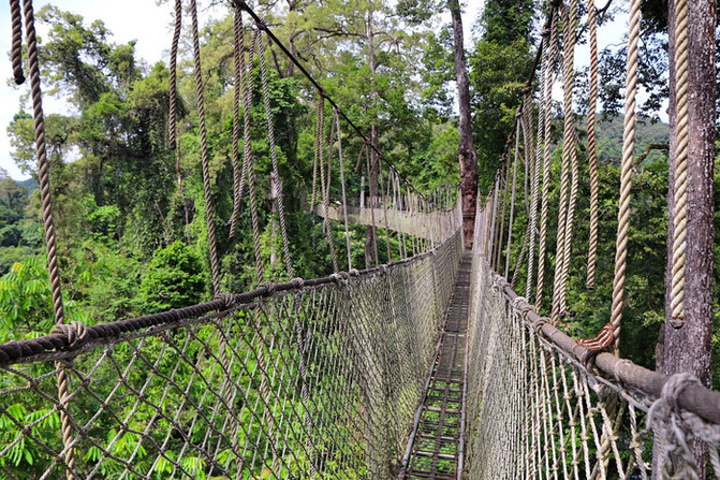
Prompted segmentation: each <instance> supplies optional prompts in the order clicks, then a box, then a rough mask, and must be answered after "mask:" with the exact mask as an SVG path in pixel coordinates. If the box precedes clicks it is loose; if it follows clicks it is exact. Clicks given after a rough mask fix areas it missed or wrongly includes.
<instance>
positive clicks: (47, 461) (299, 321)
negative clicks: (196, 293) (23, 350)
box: [0, 232, 463, 479]
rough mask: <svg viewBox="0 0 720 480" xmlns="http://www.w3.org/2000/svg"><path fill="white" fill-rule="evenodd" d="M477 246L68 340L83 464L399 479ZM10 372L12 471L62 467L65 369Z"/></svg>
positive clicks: (8, 468)
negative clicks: (449, 310)
mask: <svg viewBox="0 0 720 480" xmlns="http://www.w3.org/2000/svg"><path fill="white" fill-rule="evenodd" d="M462 248H463V247H462V236H461V235H460V232H457V233H455V234H454V235H453V236H452V237H450V238H449V239H448V240H447V241H446V242H445V243H443V244H442V245H440V246H439V247H438V248H437V249H436V250H434V251H432V252H430V253H428V254H425V255H421V256H418V257H416V258H415V259H413V260H411V261H406V262H398V263H397V264H395V265H390V266H387V267H385V268H379V269H373V270H371V271H369V272H366V273H361V274H359V275H350V276H337V277H335V279H336V281H335V282H333V283H325V284H323V285H319V286H308V285H306V286H305V288H301V289H296V290H293V291H284V292H276V293H274V294H272V295H269V296H267V297H264V298H259V299H257V300H255V301H254V302H253V303H245V304H241V305H236V306H235V307H233V308H230V309H227V310H224V311H221V312H217V313H213V314H210V315H207V316H204V317H200V318H190V319H187V320H181V321H177V322H169V323H166V324H160V325H159V326H156V327H151V328H148V329H143V330H139V331H135V332H133V333H129V334H125V335H121V336H116V337H108V338H103V339H101V340H99V341H97V342H95V343H93V344H88V345H86V347H84V348H82V349H80V350H78V351H76V352H75V353H72V352H62V353H63V356H64V357H65V359H64V360H62V365H64V368H65V370H66V371H67V375H68V381H69V403H68V404H69V410H70V412H69V413H70V418H71V419H72V422H73V432H74V437H73V442H72V448H73V449H74V451H75V454H76V458H77V465H76V467H75V469H76V471H75V472H73V473H74V474H75V475H77V476H78V477H79V478H88V479H89V478H149V479H154V478H163V479H164V478H211V477H216V478H217V477H230V478H338V479H340V478H390V477H391V475H392V474H393V473H394V472H395V471H396V469H397V467H398V464H399V462H400V457H401V455H402V453H403V451H404V448H405V445H406V444H407V439H408V435H409V431H408V428H409V426H410V424H411V421H412V417H413V415H414V413H415V409H416V408H417V405H418V404H419V402H420V400H421V398H422V395H423V394H424V386H425V373H426V372H427V371H428V368H429V366H430V362H431V361H432V358H433V354H434V352H435V342H436V340H437V335H438V332H439V328H440V322H441V320H442V316H443V315H442V314H443V312H444V310H445V308H446V307H447V302H448V301H449V298H450V294H451V290H452V285H453V283H454V280H455V277H456V275H457V268H458V264H459V258H460V255H461V252H462ZM308 283H309V282H308ZM223 345H224V346H225V349H224V351H222V350H221V349H222V348H223V347H222V346H223ZM223 357H224V358H223ZM1 368H2V373H1V374H0V478H28V474H29V473H30V475H31V476H32V478H60V477H62V476H63V475H64V473H65V469H66V468H67V465H65V463H64V460H63V459H64V452H63V443H62V439H61V434H60V430H59V428H58V427H59V411H60V409H61V408H62V407H61V404H60V403H59V402H58V400H57V392H56V388H57V387H56V384H55V375H56V371H55V370H56V368H59V367H56V364H55V363H53V362H52V361H50V360H47V361H35V362H34V363H16V364H14V365H12V364H7V365H4V366H2V367H1ZM303 392H307V396H305V395H303ZM28 472H29V473H28Z"/></svg>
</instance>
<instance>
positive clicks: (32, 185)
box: [16, 177, 40, 192]
mask: <svg viewBox="0 0 720 480" xmlns="http://www.w3.org/2000/svg"><path fill="white" fill-rule="evenodd" d="M16 182H17V184H18V185H22V186H23V187H25V188H27V189H28V190H30V191H31V192H32V191H33V190H37V189H38V188H40V186H39V185H38V183H37V182H36V181H35V179H34V178H33V177H30V178H28V179H27V180H16Z"/></svg>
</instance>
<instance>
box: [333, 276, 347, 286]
mask: <svg viewBox="0 0 720 480" xmlns="http://www.w3.org/2000/svg"><path fill="white" fill-rule="evenodd" d="M330 279H331V280H332V281H333V282H335V285H336V286H338V287H340V288H342V287H346V286H347V284H348V281H347V279H345V278H343V276H342V275H340V274H339V273H333V274H332V275H330Z"/></svg>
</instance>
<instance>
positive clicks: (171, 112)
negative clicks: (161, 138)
mask: <svg viewBox="0 0 720 480" xmlns="http://www.w3.org/2000/svg"><path fill="white" fill-rule="evenodd" d="M181 31H182V0H175V25H174V28H173V38H172V43H171V45H170V80H169V93H168V94H169V97H170V104H169V106H168V140H169V143H170V149H171V150H175V174H176V175H177V193H178V196H180V195H181V194H182V170H181V168H180V148H179V146H178V139H177V135H178V127H177V100H178V98H177V97H178V95H177V56H178V43H179V42H180V33H181ZM186 217H187V214H186ZM186 222H187V218H186Z"/></svg>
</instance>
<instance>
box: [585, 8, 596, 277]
mask: <svg viewBox="0 0 720 480" xmlns="http://www.w3.org/2000/svg"><path fill="white" fill-rule="evenodd" d="M588 29H589V36H590V99H589V101H588V125H587V138H588V162H589V164H590V240H589V245H588V264H587V281H586V284H585V285H586V288H588V289H592V288H595V262H596V259H597V243H598V190H599V185H598V169H597V145H596V138H595V116H596V115H595V111H596V110H597V95H598V47H597V22H596V20H595V0H589V1H588Z"/></svg>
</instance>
